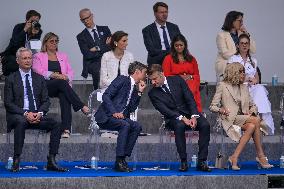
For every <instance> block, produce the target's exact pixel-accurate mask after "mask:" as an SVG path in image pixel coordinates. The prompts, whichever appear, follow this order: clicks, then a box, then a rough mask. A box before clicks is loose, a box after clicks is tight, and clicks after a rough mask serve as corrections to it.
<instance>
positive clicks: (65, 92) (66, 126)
mask: <svg viewBox="0 0 284 189" xmlns="http://www.w3.org/2000/svg"><path fill="white" fill-rule="evenodd" d="M46 85H47V89H48V96H50V97H58V98H59V103H60V109H61V121H62V130H70V129H71V122H72V112H71V105H72V106H73V110H74V111H75V112H77V111H78V110H80V109H81V108H83V106H84V103H83V102H81V100H80V98H79V97H78V95H77V94H76V93H75V92H74V90H73V89H72V88H71V86H70V85H69V83H68V82H67V81H65V80H61V79H54V80H46Z"/></svg>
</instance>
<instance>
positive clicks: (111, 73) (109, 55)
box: [100, 51, 134, 89]
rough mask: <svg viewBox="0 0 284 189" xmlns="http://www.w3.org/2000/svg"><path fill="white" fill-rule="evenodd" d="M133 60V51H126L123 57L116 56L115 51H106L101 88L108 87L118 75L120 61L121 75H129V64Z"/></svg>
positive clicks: (103, 58) (103, 59)
mask: <svg viewBox="0 0 284 189" xmlns="http://www.w3.org/2000/svg"><path fill="white" fill-rule="evenodd" d="M133 61H134V57H133V55H132V53H130V52H128V51H124V54H123V57H122V58H121V59H118V58H116V57H115V56H114V53H113V51H108V52H106V53H104V54H103V56H102V60H101V72H100V88H101V89H106V88H107V87H108V86H109V85H110V83H111V82H112V81H113V80H114V79H115V78H116V77H117V75H118V66H119V62H120V75H125V76H128V67H129V64H130V63H132V62H133Z"/></svg>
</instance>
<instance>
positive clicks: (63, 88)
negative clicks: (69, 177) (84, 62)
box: [33, 32, 89, 138]
mask: <svg viewBox="0 0 284 189" xmlns="http://www.w3.org/2000/svg"><path fill="white" fill-rule="evenodd" d="M58 42H59V37H58V36H57V35H56V34H54V33H52V32H49V33H47V34H46V35H45V36H44V38H43V42H42V47H41V52H39V53H37V54H35V55H34V57H33V70H34V71H35V72H36V73H38V74H40V75H42V76H44V78H45V79H46V84H47V89H48V95H49V96H50V97H58V98H59V102H60V109H61V121H62V131H63V134H62V137H63V138H69V137H70V130H71V122H72V112H71V105H72V106H73V109H74V111H75V112H77V111H79V110H81V111H82V112H83V113H84V114H88V112H89V108H88V107H87V106H86V105H84V103H83V102H82V101H81V100H80V98H79V97H78V95H77V94H76V93H75V92H74V90H73V89H72V88H71V82H72V79H73V76H74V72H73V70H72V68H71V66H70V64H69V61H68V58H67V55H66V54H64V53H60V52H58Z"/></svg>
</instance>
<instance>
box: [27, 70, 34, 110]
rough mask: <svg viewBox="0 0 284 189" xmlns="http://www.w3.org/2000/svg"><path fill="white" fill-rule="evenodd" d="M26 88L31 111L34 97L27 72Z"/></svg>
mask: <svg viewBox="0 0 284 189" xmlns="http://www.w3.org/2000/svg"><path fill="white" fill-rule="evenodd" d="M26 89H27V95H28V100H29V110H30V111H31V112H34V111H35V105H34V98H33V92H32V88H31V85H30V81H29V74H26Z"/></svg>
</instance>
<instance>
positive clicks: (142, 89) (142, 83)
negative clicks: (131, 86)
mask: <svg viewBox="0 0 284 189" xmlns="http://www.w3.org/2000/svg"><path fill="white" fill-rule="evenodd" d="M146 86H147V85H146V83H145V81H142V80H140V81H139V83H138V91H139V92H143V91H144V89H145V88H146Z"/></svg>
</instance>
